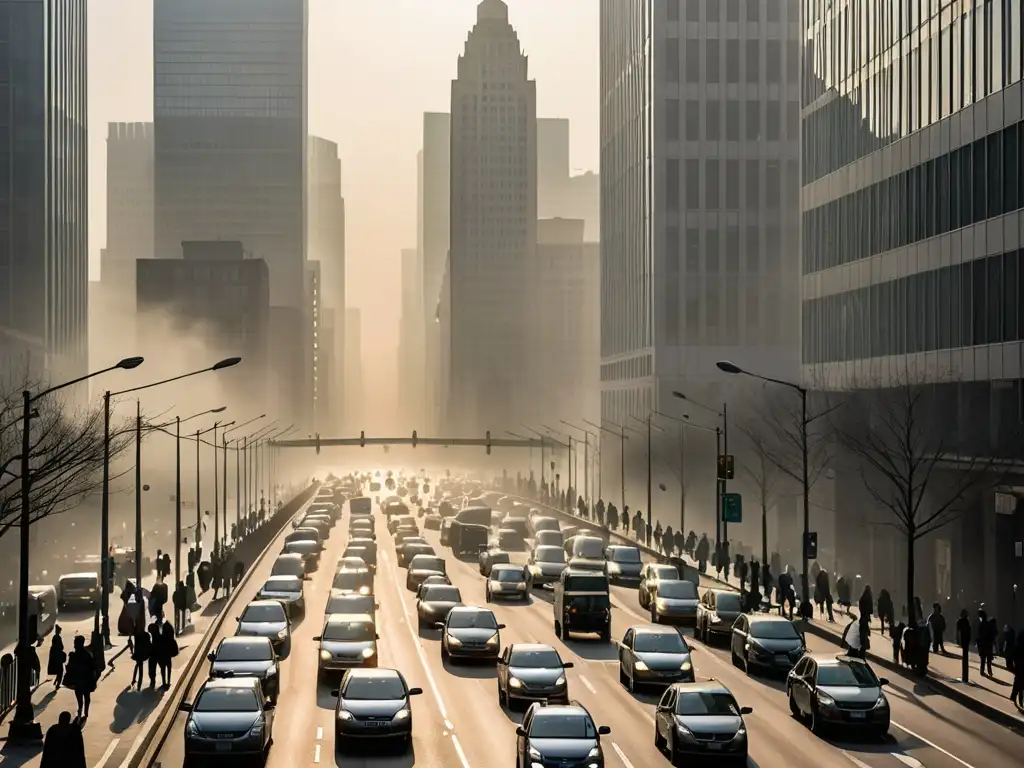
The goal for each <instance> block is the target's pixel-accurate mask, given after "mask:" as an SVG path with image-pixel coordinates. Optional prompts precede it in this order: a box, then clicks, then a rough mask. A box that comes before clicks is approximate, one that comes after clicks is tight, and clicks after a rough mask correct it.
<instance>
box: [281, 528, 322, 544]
mask: <svg viewBox="0 0 1024 768" xmlns="http://www.w3.org/2000/svg"><path fill="white" fill-rule="evenodd" d="M319 536H320V534H318V533H317V532H316V531H303V530H302V529H301V528H300V529H299V530H297V531H295V532H294V533H289V534H288V538H286V539H285V541H287V542H288V543H289V544H290V543H291V542H293V541H316V540H317V539H318V538H319Z"/></svg>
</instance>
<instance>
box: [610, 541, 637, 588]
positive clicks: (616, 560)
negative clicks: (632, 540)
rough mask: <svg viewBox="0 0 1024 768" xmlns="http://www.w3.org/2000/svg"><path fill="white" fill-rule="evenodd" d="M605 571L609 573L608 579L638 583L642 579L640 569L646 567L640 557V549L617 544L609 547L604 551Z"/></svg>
mask: <svg viewBox="0 0 1024 768" xmlns="http://www.w3.org/2000/svg"><path fill="white" fill-rule="evenodd" d="M604 559H605V566H604V567H605V573H607V574H608V581H611V582H614V583H617V584H620V583H623V582H629V583H630V584H637V583H639V581H640V569H641V568H643V567H644V564H643V561H641V559H640V550H639V549H637V548H636V547H628V546H623V545H619V544H616V545H615V546H611V547H607V548H606V549H605V551H604Z"/></svg>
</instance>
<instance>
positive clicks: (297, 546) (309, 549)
mask: <svg viewBox="0 0 1024 768" xmlns="http://www.w3.org/2000/svg"><path fill="white" fill-rule="evenodd" d="M284 554H286V555H301V556H302V564H303V565H304V566H305V569H306V570H305V572H306V573H312V572H313V571H315V570H316V569H317V568H319V567H320V546H319V545H318V544H317V543H316V542H315V541H289V542H288V543H287V544H285V545H284Z"/></svg>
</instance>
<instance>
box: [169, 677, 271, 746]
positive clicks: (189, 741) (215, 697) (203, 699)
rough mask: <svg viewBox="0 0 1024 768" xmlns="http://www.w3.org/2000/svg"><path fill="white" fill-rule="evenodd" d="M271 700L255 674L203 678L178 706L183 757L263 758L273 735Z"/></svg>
mask: <svg viewBox="0 0 1024 768" xmlns="http://www.w3.org/2000/svg"><path fill="white" fill-rule="evenodd" d="M274 707H275V705H274V703H273V702H271V701H268V700H267V698H266V696H265V695H264V694H263V688H262V683H260V681H259V680H258V679H256V678H255V677H227V678H216V679H212V680H207V681H206V682H204V683H203V684H202V685H201V686H200V688H199V691H198V692H197V693H196V697H195V699H194V700H193V701H192V702H191V703H188V702H182V703H181V704H179V705H178V709H179V710H180V711H182V712H187V713H188V716H187V717H186V719H185V761H186V763H189V764H192V763H194V762H196V761H197V759H199V758H214V757H216V758H223V757H249V758H251V759H254V760H265V759H266V757H267V752H268V750H269V749H270V744H271V741H272V740H273V735H274Z"/></svg>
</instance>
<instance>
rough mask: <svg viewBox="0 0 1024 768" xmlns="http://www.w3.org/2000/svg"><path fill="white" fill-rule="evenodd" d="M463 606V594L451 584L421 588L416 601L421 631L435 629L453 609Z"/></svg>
mask: <svg viewBox="0 0 1024 768" xmlns="http://www.w3.org/2000/svg"><path fill="white" fill-rule="evenodd" d="M457 605H462V593H461V592H460V591H459V588H458V587H453V586H451V585H449V584H427V585H426V586H423V587H421V588H420V590H419V591H418V593H417V600H416V616H417V619H418V621H419V627H420V629H424V628H426V627H434V626H436V625H437V622H439V621H444V620H445V619H446V618H447V617H448V614H449V613H450V612H451V610H452V608H454V607H455V606H457Z"/></svg>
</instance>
